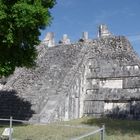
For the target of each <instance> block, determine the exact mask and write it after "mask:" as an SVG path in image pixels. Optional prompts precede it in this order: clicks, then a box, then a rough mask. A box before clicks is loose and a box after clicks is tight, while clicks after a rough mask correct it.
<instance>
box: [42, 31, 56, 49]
mask: <svg viewBox="0 0 140 140" xmlns="http://www.w3.org/2000/svg"><path fill="white" fill-rule="evenodd" d="M43 43H44V44H46V45H47V46H48V47H54V46H55V40H54V33H53V32H48V33H47V35H46V37H45V39H44V40H43Z"/></svg>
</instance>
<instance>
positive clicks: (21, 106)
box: [0, 90, 34, 123]
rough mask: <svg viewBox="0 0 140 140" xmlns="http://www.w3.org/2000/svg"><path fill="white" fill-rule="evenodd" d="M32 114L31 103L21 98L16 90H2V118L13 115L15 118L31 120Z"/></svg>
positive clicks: (0, 103) (0, 98) (0, 112)
mask: <svg viewBox="0 0 140 140" xmlns="http://www.w3.org/2000/svg"><path fill="white" fill-rule="evenodd" d="M32 114H34V111H33V110H32V109H31V103H30V102H28V101H25V100H24V99H22V98H20V97H19V96H18V95H17V92H16V91H14V90H12V91H0V118H7V119H9V118H10V116H12V117H13V119H18V120H29V119H30V118H31V117H32ZM0 123H2V122H0Z"/></svg>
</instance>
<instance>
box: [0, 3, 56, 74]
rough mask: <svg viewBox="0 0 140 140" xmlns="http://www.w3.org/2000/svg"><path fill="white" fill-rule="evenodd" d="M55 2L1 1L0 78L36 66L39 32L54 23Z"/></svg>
mask: <svg viewBox="0 0 140 140" xmlns="http://www.w3.org/2000/svg"><path fill="white" fill-rule="evenodd" d="M55 3H56V1H55V0H0V76H3V75H4V76H7V75H9V74H11V73H13V71H14V70H15V67H16V66H17V67H24V66H25V67H27V68H29V67H32V66H34V65H35V59H36V57H37V52H36V48H35V46H36V45H38V44H39V42H40V41H39V35H40V30H41V29H44V28H45V27H46V26H48V25H49V24H50V23H51V20H52V16H51V14H50V11H49V10H50V9H51V8H52V7H53V6H54V5H55Z"/></svg>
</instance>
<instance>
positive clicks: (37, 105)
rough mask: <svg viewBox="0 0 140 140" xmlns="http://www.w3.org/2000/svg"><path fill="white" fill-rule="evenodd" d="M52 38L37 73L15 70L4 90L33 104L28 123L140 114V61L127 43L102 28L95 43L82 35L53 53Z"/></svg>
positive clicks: (43, 48)
mask: <svg viewBox="0 0 140 140" xmlns="http://www.w3.org/2000/svg"><path fill="white" fill-rule="evenodd" d="M52 37H53V36H49V35H48V37H47V38H46V41H47V44H46V46H45V43H44V42H43V44H41V45H39V46H38V47H37V49H38V52H39V56H38V59H37V67H36V68H34V69H30V70H28V69H24V68H22V69H21V68H20V69H17V70H16V71H15V74H14V75H13V76H11V77H10V78H9V80H8V82H7V83H6V85H5V87H6V88H5V89H4V88H3V87H2V89H3V90H6V89H8V90H10V89H13V90H14V91H15V92H16V93H17V96H18V97H19V98H21V99H23V100H25V101H28V102H29V103H31V109H32V110H33V111H34V114H33V116H32V118H30V121H35V122H41V123H46V122H47V123H48V122H52V121H56V120H69V119H74V118H79V117H82V116H84V115H86V116H87V115H92V116H97V117H99V116H101V115H107V114H111V113H114V114H116V112H120V113H121V114H122V113H123V112H127V113H128V114H129V116H130V117H132V118H136V116H138V115H136V114H140V112H138V110H139V108H140V103H139V102H140V58H139V57H138V55H137V54H136V53H135V52H134V50H133V48H132V46H131V45H130V43H129V41H128V40H127V39H126V38H125V37H123V36H117V37H116V36H113V35H111V33H110V32H109V31H108V30H107V28H106V27H103V30H102V29H100V32H99V38H97V39H95V40H90V39H88V34H87V33H84V35H83V38H82V40H80V41H79V42H78V43H75V44H70V42H69V39H68V37H67V36H64V37H63V40H62V42H61V43H62V44H59V45H58V46H55V47H53V46H51V47H49V46H48V43H49V41H50V40H51V41H52V39H53V38H52ZM66 44H67V45H66ZM48 47H49V48H48ZM134 108H135V109H134ZM127 113H126V114H127ZM134 114H135V115H134ZM118 115H119V114H118ZM127 116H128V115H127ZM125 117H126V116H125ZM139 118H140V115H139Z"/></svg>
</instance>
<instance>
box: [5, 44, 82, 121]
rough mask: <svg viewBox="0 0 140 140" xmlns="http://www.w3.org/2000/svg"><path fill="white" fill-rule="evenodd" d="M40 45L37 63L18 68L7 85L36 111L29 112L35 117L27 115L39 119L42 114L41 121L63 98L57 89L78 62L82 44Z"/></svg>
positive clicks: (45, 119) (47, 118) (34, 119)
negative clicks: (47, 46)
mask: <svg viewBox="0 0 140 140" xmlns="http://www.w3.org/2000/svg"><path fill="white" fill-rule="evenodd" d="M40 47H42V50H41V49H39V55H38V59H37V67H36V68H35V69H24V68H21V69H17V70H16V71H15V73H14V75H13V76H11V77H10V78H9V80H8V82H7V84H6V87H7V88H8V89H9V88H10V89H11V88H12V89H13V90H14V91H15V92H16V93H17V96H18V98H20V99H22V100H24V101H26V102H29V103H30V110H32V111H34V112H32V113H31V114H30V115H31V116H33V117H32V118H31V116H30V117H28V118H27V117H26V119H29V118H30V120H32V121H37V120H40V118H41V122H48V121H49V119H50V117H49V116H50V115H51V114H52V112H53V111H54V110H55V105H56V102H58V100H59V98H60V95H58V91H57V90H58V89H59V88H60V87H61V85H62V83H63V81H64V79H65V76H66V75H67V73H69V71H70V69H71V68H72V67H73V66H74V65H76V64H77V61H78V55H79V54H80V52H81V48H82V45H66V46H64V45H62V46H56V47H52V48H44V47H45V46H41V45H40ZM13 102H14V101H13ZM19 106H20V105H19ZM21 106H22V105H21ZM42 112H43V113H42ZM21 114H22V113H21ZM46 116H47V117H46ZM23 119H24V118H23Z"/></svg>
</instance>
